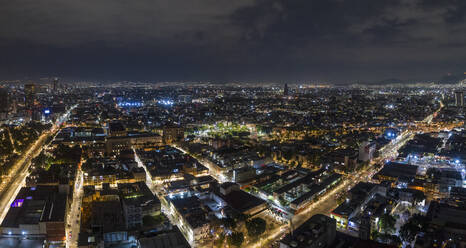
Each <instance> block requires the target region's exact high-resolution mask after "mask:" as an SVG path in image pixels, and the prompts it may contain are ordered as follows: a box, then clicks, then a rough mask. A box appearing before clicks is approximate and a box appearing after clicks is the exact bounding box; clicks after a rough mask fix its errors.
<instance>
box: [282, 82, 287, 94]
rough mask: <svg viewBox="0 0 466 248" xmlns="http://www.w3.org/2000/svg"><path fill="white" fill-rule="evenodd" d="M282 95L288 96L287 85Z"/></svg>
mask: <svg viewBox="0 0 466 248" xmlns="http://www.w3.org/2000/svg"><path fill="white" fill-rule="evenodd" d="M283 95H284V96H287V95H288V84H285V88H284V89H283Z"/></svg>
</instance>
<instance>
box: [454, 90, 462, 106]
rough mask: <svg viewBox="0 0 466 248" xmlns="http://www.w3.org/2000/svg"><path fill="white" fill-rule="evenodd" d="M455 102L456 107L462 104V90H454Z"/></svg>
mask: <svg viewBox="0 0 466 248" xmlns="http://www.w3.org/2000/svg"><path fill="white" fill-rule="evenodd" d="M455 104H456V107H463V106H464V92H463V91H456V92H455Z"/></svg>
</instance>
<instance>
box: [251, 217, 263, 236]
mask: <svg viewBox="0 0 466 248" xmlns="http://www.w3.org/2000/svg"><path fill="white" fill-rule="evenodd" d="M266 226H267V222H266V221H265V220H264V219H262V218H253V219H251V220H249V221H246V229H247V230H248V235H249V236H250V237H254V238H256V237H258V236H260V235H261V234H263V233H264V232H265V229H266Z"/></svg>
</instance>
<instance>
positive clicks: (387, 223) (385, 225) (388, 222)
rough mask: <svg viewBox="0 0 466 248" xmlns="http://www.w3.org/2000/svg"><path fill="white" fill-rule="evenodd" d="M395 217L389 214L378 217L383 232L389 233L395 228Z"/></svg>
mask: <svg viewBox="0 0 466 248" xmlns="http://www.w3.org/2000/svg"><path fill="white" fill-rule="evenodd" d="M395 224H396V219H395V218H393V216H391V215H390V214H384V215H382V216H381V217H380V220H379V228H380V229H381V231H382V232H383V233H391V232H392V231H394V230H395Z"/></svg>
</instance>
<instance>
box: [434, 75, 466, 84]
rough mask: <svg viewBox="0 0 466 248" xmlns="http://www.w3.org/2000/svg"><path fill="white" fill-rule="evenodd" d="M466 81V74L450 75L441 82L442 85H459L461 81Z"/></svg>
mask: <svg viewBox="0 0 466 248" xmlns="http://www.w3.org/2000/svg"><path fill="white" fill-rule="evenodd" d="M464 79H466V75H465V74H450V75H445V76H443V77H442V78H441V79H440V80H439V83H440V84H457V83H459V82H460V81H462V80H464Z"/></svg>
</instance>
